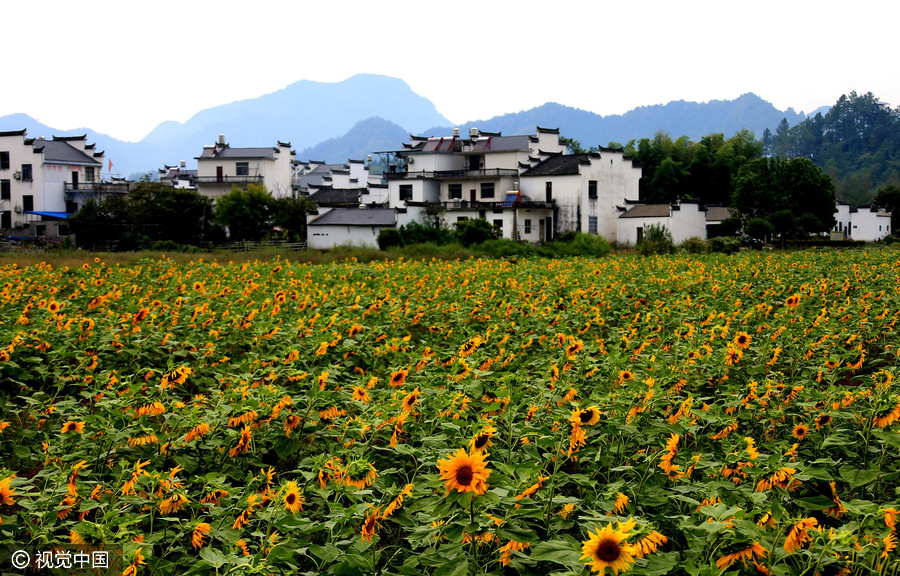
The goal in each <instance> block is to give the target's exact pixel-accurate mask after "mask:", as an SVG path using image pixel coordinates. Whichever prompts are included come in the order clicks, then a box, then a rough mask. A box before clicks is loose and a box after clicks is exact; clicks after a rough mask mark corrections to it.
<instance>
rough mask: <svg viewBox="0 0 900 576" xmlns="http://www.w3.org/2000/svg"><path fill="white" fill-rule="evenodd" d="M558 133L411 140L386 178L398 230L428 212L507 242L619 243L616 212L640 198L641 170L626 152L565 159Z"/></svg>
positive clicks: (472, 133) (606, 151)
mask: <svg viewBox="0 0 900 576" xmlns="http://www.w3.org/2000/svg"><path fill="white" fill-rule="evenodd" d="M565 152H566V145H565V143H564V142H563V141H562V140H561V139H560V137H559V130H558V129H546V128H540V127H538V128H537V131H536V133H535V134H534V135H525V136H503V135H502V134H500V133H487V132H480V131H478V130H477V129H474V128H473V129H472V130H471V131H470V133H469V138H468V139H462V138H460V136H459V132H458V131H457V130H454V133H453V135H452V136H451V137H447V138H419V137H412V138H411V141H410V143H408V144H404V148H403V149H402V150H398V151H392V152H390V154H393V156H394V158H395V163H393V164H391V165H390V168H389V170H388V172H387V173H386V174H385V175H384V176H385V178H386V179H387V181H388V185H389V205H390V206H391V207H394V208H396V209H398V212H399V215H398V224H401V225H402V224H405V223H408V222H411V221H422V220H423V218H424V213H425V212H426V210H430V211H431V212H432V213H433V212H434V210H435V209H437V210H439V211H440V212H441V213H442V219H443V221H444V223H445V224H446V225H452V224H453V223H454V222H457V221H460V220H466V219H471V218H481V219H484V220H487V221H488V222H491V223H492V224H493V225H494V226H496V227H497V228H498V229H499V230H500V231H501V234H502V236H503V237H504V238H510V239H515V240H525V241H530V242H540V241H545V240H550V239H552V238H553V237H555V236H556V235H558V234H560V233H563V232H567V231H581V232H588V233H593V234H599V235H603V236H604V237H606V238H607V239H609V240H611V241H615V236H616V233H617V227H616V217H617V216H618V211H617V206H619V205H621V204H624V203H625V202H626V201H628V200H632V201H636V200H637V198H638V191H639V183H640V179H641V169H640V167H639V166H637V165H636V164H634V163H633V162H632V161H631V160H630V159H629V158H627V157H625V156H624V154H623V152H622V151H621V150H611V149H605V148H604V149H601V151H600V152H598V153H592V154H570V155H567V154H566V153H565Z"/></svg>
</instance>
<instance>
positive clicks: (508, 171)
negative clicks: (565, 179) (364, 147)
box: [382, 168, 519, 180]
mask: <svg viewBox="0 0 900 576" xmlns="http://www.w3.org/2000/svg"><path fill="white" fill-rule="evenodd" d="M518 175H519V171H518V170H516V169H513V168H482V169H480V170H419V171H410V170H407V171H403V172H385V173H384V174H382V176H383V177H384V178H385V179H386V180H408V179H409V180H415V179H420V180H424V179H428V180H449V179H482V178H499V177H501V176H509V177H513V178H515V177H517V176H518Z"/></svg>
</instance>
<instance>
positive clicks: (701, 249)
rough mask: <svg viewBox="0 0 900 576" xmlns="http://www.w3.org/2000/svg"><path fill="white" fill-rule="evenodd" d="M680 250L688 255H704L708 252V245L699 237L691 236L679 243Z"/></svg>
mask: <svg viewBox="0 0 900 576" xmlns="http://www.w3.org/2000/svg"><path fill="white" fill-rule="evenodd" d="M681 249H682V250H684V251H685V252H687V253H688V254H706V253H707V252H709V243H708V242H707V241H706V240H704V239H703V238H700V237H699V236H691V237H690V238H688V239H687V240H685V241H684V242H682V243H681Z"/></svg>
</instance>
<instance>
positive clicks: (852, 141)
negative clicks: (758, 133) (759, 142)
mask: <svg viewBox="0 0 900 576" xmlns="http://www.w3.org/2000/svg"><path fill="white" fill-rule="evenodd" d="M764 141H765V147H766V148H765V149H766V154H767V155H770V156H785V157H789V158H797V157H802V158H809V159H812V160H813V161H815V163H816V164H817V165H818V166H820V167H821V168H823V169H824V170H827V171H828V173H829V174H830V175H831V176H832V178H833V180H834V182H835V186H836V192H837V194H838V196H839V197H840V198H841V199H842V200H844V201H851V202H855V203H867V202H869V201H870V200H871V198H872V192H873V190H874V189H875V188H876V187H877V186H879V185H885V184H888V183H890V182H896V180H897V175H898V173H900V110H897V109H891V108H890V107H889V106H888V105H887V104H885V103H883V102H881V101H879V99H878V98H876V97H875V96H874V95H873V94H872V93H871V92H868V93H866V94H857V93H856V92H850V94H844V95H842V96H841V97H840V98H838V100H837V102H835V104H834V105H833V106H832V107H831V109H830V110H829V111H828V113H826V114H825V115H822V114H816V115H815V116H814V117H812V118H807V119H806V120H804V121H803V122H800V123H799V124H797V125H796V126H794V127H793V128H788V127H787V122H786V121H783V122H782V124H781V125H779V127H778V130H777V133H776V135H775V136H774V137H772V136H771V134H770V135H769V138H766V139H764Z"/></svg>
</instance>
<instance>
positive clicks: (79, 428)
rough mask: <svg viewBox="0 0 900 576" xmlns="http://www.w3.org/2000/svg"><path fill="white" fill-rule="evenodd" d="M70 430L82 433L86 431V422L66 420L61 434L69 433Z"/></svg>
mask: <svg viewBox="0 0 900 576" xmlns="http://www.w3.org/2000/svg"><path fill="white" fill-rule="evenodd" d="M69 432H77V433H79V434H81V433H82V432H84V422H71V421H70V422H66V423H65V424H63V427H62V431H61V432H60V433H61V434H68V433H69Z"/></svg>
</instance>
